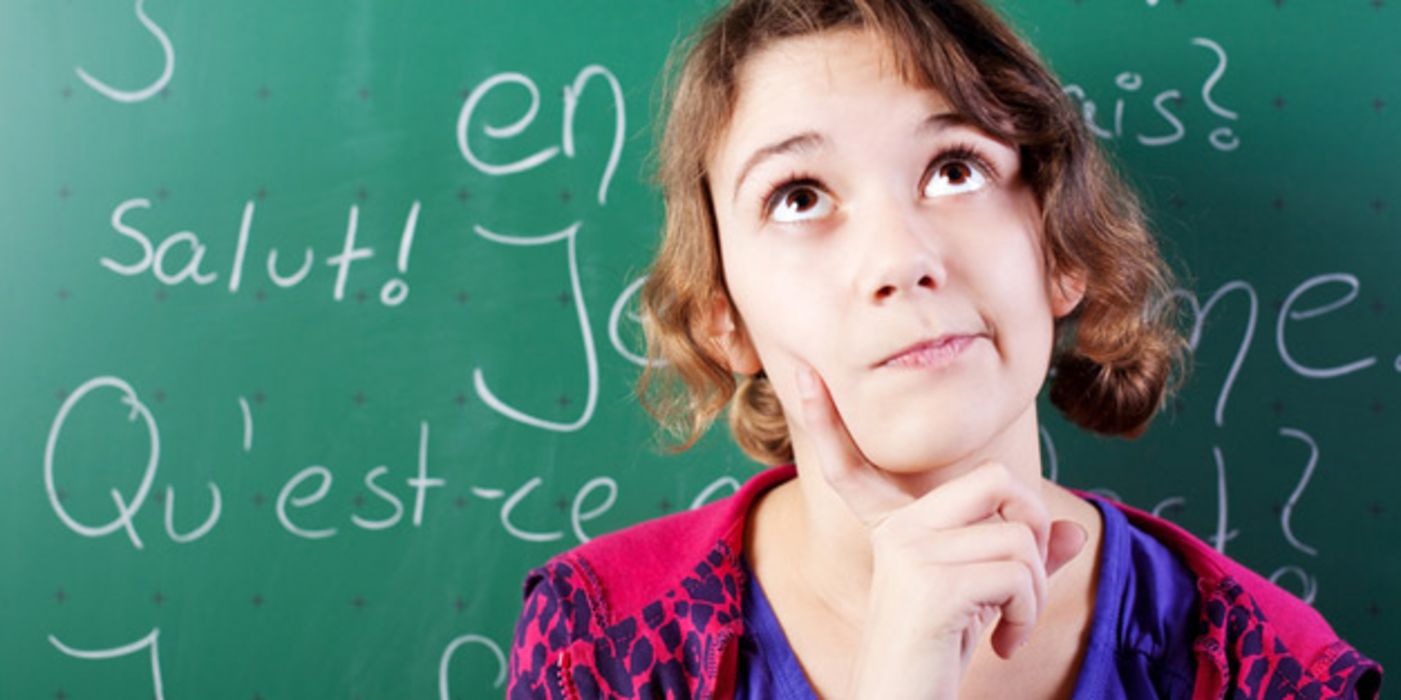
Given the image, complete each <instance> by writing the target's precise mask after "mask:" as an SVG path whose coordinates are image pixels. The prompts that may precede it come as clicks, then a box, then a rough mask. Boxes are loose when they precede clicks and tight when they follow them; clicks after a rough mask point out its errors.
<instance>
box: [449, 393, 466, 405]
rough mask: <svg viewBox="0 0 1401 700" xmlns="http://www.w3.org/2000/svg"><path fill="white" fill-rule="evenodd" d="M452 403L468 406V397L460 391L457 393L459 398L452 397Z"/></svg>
mask: <svg viewBox="0 0 1401 700" xmlns="http://www.w3.org/2000/svg"><path fill="white" fill-rule="evenodd" d="M452 402H453V403H455V404H457V405H458V406H466V405H467V395H466V394H464V393H462V392H460V391H459V392H457V396H454V397H452Z"/></svg>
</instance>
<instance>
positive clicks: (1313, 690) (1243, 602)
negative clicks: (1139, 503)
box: [1081, 492, 1382, 698]
mask: <svg viewBox="0 0 1401 700" xmlns="http://www.w3.org/2000/svg"><path fill="white" fill-rule="evenodd" d="M1081 494H1082V495H1084V496H1087V497H1091V498H1098V497H1097V496H1092V495H1090V494H1084V493H1083V492H1081ZM1110 503H1112V504H1113V505H1114V506H1115V507H1116V508H1117V509H1118V510H1119V511H1121V512H1122V513H1123V514H1124V515H1125V516H1126V517H1127V518H1128V520H1129V522H1130V523H1131V524H1133V525H1134V526H1135V527H1136V528H1138V529H1139V530H1141V531H1143V532H1146V533H1148V534H1150V535H1152V536H1153V537H1154V538H1155V539H1156V540H1158V541H1159V542H1160V543H1162V544H1163V545H1164V546H1165V547H1166V548H1168V549H1169V550H1171V551H1172V552H1174V553H1175V554H1177V555H1178V556H1179V557H1180V558H1181V560H1182V562H1183V563H1184V564H1185V565H1186V566H1187V568H1188V570H1189V571H1191V573H1192V576H1193V577H1195V580H1196V588H1197V592H1198V593H1199V595H1200V600H1199V602H1198V609H1197V611H1196V630H1195V638H1194V640H1193V643H1192V651H1193V655H1194V656H1195V658H1196V662H1197V680H1196V691H1195V694H1196V696H1197V697H1218V695H1219V694H1221V693H1225V692H1227V691H1228V690H1231V691H1234V692H1241V693H1244V694H1245V695H1246V696H1248V697H1263V698H1275V697H1286V696H1287V697H1295V696H1298V697H1314V698H1334V697H1338V698H1351V697H1362V698H1370V697H1376V696H1377V694H1378V692H1379V689H1380V686H1381V678H1382V668H1381V666H1380V665H1379V664H1377V663H1376V662H1375V661H1373V660H1372V659H1369V658H1367V657H1366V656H1363V655H1362V654H1361V653H1360V652H1358V651H1357V650H1356V649H1354V648H1353V647H1352V646H1351V645H1349V644H1348V643H1347V642H1346V641H1344V640H1342V639H1341V638H1339V637H1338V636H1337V634H1336V633H1335V632H1334V631H1333V629H1332V627H1331V626H1329V624H1328V622H1327V621H1326V620H1325V619H1324V618H1323V616H1322V615H1321V614H1319V612H1318V611H1317V610H1315V609H1314V608H1313V607H1312V606H1310V605H1308V604H1307V603H1305V602H1304V601H1302V600H1300V599H1298V598H1297V597H1295V596H1294V595H1293V594H1291V593H1289V592H1288V591H1286V590H1284V589H1282V588H1280V587H1279V586H1276V585H1275V584H1273V583H1271V582H1270V581H1269V580H1267V579H1265V578H1264V577H1262V576H1260V575H1259V574H1257V573H1255V572H1254V571H1252V570H1250V569H1249V568H1247V567H1245V566H1244V565H1242V564H1240V563H1239V562H1237V561H1235V560H1234V559H1231V558H1230V557H1228V556H1226V555H1225V554H1222V553H1220V552H1218V551H1216V549H1214V548H1213V547H1211V546H1210V545H1208V544H1206V543H1205V542H1203V541H1202V540H1200V539H1199V538H1197V537H1196V536H1194V535H1192V534H1191V533H1189V532H1187V531H1186V530H1184V529H1183V528H1181V527H1180V526H1178V525H1176V524H1174V523H1172V522H1169V521H1167V520H1165V519H1162V518H1159V517H1156V516H1153V515H1151V514H1148V513H1145V512H1143V511H1141V510H1138V509H1135V508H1133V507H1131V506H1127V505H1125V504H1122V503H1117V502H1113V501H1110Z"/></svg>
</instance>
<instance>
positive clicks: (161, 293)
mask: <svg viewBox="0 0 1401 700" xmlns="http://www.w3.org/2000/svg"><path fill="white" fill-rule="evenodd" d="M156 301H165V290H164V289H157V290H156Z"/></svg>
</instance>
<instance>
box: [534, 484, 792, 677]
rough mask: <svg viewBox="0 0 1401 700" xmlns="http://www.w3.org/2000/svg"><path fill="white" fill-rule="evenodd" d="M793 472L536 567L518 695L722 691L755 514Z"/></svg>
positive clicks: (594, 542)
mask: <svg viewBox="0 0 1401 700" xmlns="http://www.w3.org/2000/svg"><path fill="white" fill-rule="evenodd" d="M792 473H793V469H792V467H791V466H787V465H785V466H784V467H774V468H771V469H768V470H765V471H764V472H761V473H759V474H757V475H755V476H753V477H751V478H750V479H749V480H748V481H747V482H746V483H745V484H744V485H743V487H741V488H740V489H739V491H738V492H736V493H735V494H733V495H731V496H729V497H726V498H723V499H720V500H718V501H715V502H712V503H710V504H707V505H705V506H703V507H701V508H698V509H695V510H690V511H685V512H681V513H675V514H672V515H668V516H665V517H662V518H656V519H652V520H647V521H644V522H641V523H638V524H636V525H633V526H630V527H627V528H624V529H622V530H619V531H617V532H613V533H609V534H607V535H603V536H601V537H598V538H596V539H593V540H591V541H589V542H587V543H585V544H582V545H580V546H578V547H575V548H574V549H571V550H568V551H565V552H562V553H560V554H557V555H555V556H553V557H551V558H550V559H549V561H547V562H545V563H544V564H543V565H542V566H540V567H537V568H535V569H532V570H531V571H530V572H529V573H527V575H526V578H525V582H524V584H523V587H522V589H523V594H524V604H523V607H522V611H521V615H520V618H519V619H518V620H517V623H516V630H515V638H514V640H513V643H512V650H511V659H510V669H509V673H510V689H509V691H508V692H509V693H510V697H515V693H518V692H519V693H520V694H521V695H522V696H526V697H529V696H530V692H529V691H531V690H533V691H536V692H540V691H546V690H548V691H549V692H550V693H551V694H552V696H553V695H554V694H562V695H563V696H565V697H573V696H574V693H573V692H568V690H566V689H569V690H574V689H577V691H578V692H580V693H582V694H583V695H584V696H586V697H587V696H589V695H590V692H589V691H591V690H592V691H603V692H609V693H617V694H620V695H624V696H632V695H633V694H634V692H637V693H641V696H642V697H651V693H656V694H658V695H664V696H666V697H671V696H673V695H676V696H698V695H704V693H701V692H700V691H701V690H703V689H705V688H711V689H712V690H713V683H714V682H715V678H714V670H715V668H716V665H717V663H718V661H719V659H718V655H719V654H721V653H722V652H723V651H724V650H725V648H726V646H727V645H726V642H727V641H728V640H729V639H731V638H733V637H735V636H737V635H738V633H739V629H738V628H739V625H740V622H741V618H740V593H741V590H742V586H743V574H742V571H741V568H740V565H739V551H740V548H741V547H742V545H743V533H744V519H745V515H746V514H747V512H748V505H749V504H750V503H751V502H752V500H753V498H754V496H756V495H757V494H758V493H760V492H762V490H764V489H765V488H767V487H768V486H772V485H774V484H776V483H779V482H781V481H784V480H786V479H787V478H789V477H791V476H792ZM517 688H521V689H522V690H520V691H517V690H516V689H517Z"/></svg>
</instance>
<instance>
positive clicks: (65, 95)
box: [58, 85, 73, 100]
mask: <svg viewBox="0 0 1401 700" xmlns="http://www.w3.org/2000/svg"><path fill="white" fill-rule="evenodd" d="M58 94H60V95H63V99H65V100H66V99H68V98H70V97H72V96H73V88H71V87H68V86H67V85H64V86H63V89H62V90H59V91H58Z"/></svg>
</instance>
